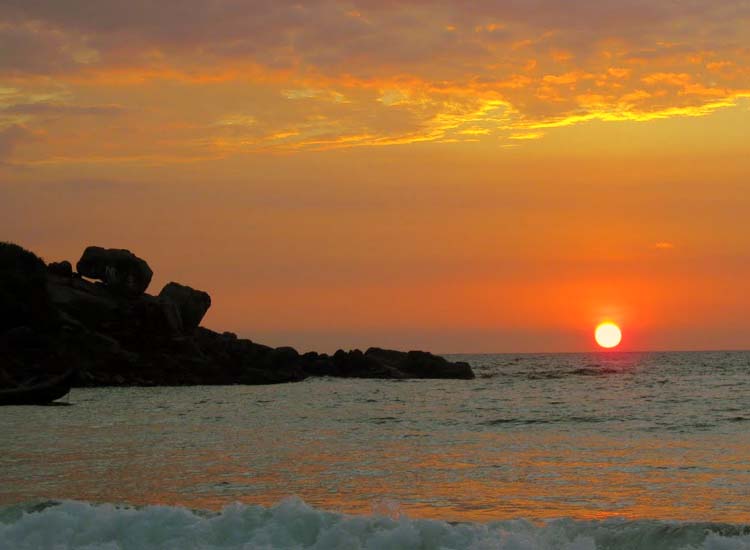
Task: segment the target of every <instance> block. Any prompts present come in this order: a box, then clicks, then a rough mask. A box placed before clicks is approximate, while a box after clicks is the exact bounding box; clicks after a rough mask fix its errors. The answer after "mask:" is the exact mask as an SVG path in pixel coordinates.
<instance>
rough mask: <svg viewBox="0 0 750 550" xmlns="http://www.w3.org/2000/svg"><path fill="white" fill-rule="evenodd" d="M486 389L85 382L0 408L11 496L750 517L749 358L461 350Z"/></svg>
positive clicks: (414, 512) (488, 513) (5, 480)
mask: <svg viewBox="0 0 750 550" xmlns="http://www.w3.org/2000/svg"><path fill="white" fill-rule="evenodd" d="M460 359H462V360H467V361H469V362H470V363H471V364H472V365H473V366H474V367H475V370H476V372H477V375H478V377H477V379H476V380H472V381H459V380H451V381H435V380H432V381H430V380H427V381H423V380H417V381H404V382H402V381H379V380H342V379H313V380H308V381H305V382H301V383H297V384H287V385H279V386H232V387H192V388H104V389H75V390H73V392H72V393H71V395H70V397H69V402H70V404H71V405H70V406H51V407H3V408H1V409H0V438H2V439H1V440H0V443H1V446H2V452H1V453H0V471H1V472H2V482H0V505H11V504H17V503H21V502H29V501H35V500H40V499H77V500H85V501H92V502H110V503H112V502H114V503H121V502H126V503H131V504H154V503H160V504H170V505H183V506H187V507H189V508H194V509H213V510H219V509H221V508H222V507H223V506H225V505H227V504H229V503H232V502H236V501H240V502H243V503H246V504H263V505H272V504H276V503H278V502H279V501H281V500H282V499H283V498H284V497H287V496H289V495H297V496H299V497H301V498H302V499H303V500H304V501H305V502H306V503H308V504H309V505H312V506H315V507H316V508H318V509H325V510H332V511H339V512H345V513H352V514H371V513H372V512H373V511H374V512H382V513H384V514H385V515H391V516H397V515H399V514H402V513H405V514H407V515H408V516H409V517H411V518H419V517H424V518H436V519H448V520H466V521H487V520H507V519H511V518H520V517H523V518H528V519H531V520H540V519H547V518H552V517H571V518H576V519H599V518H604V517H610V516H620V517H625V518H651V519H678V520H689V521H721V522H732V523H750V353H743V352H732V353H728V352H727V353H653V354H626V353H609V354H589V355H584V354H580V355H577V354H565V355H519V356H514V355H471V356H461V357H460Z"/></svg>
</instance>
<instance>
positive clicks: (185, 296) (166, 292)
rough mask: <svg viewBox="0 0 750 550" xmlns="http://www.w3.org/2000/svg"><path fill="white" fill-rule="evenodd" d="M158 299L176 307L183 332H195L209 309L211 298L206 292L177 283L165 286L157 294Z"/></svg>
mask: <svg viewBox="0 0 750 550" xmlns="http://www.w3.org/2000/svg"><path fill="white" fill-rule="evenodd" d="M159 298H161V299H162V300H165V301H168V302H172V303H173V304H174V305H175V306H177V310H178V311H179V313H180V317H181V319H182V327H183V330H185V332H192V331H193V330H195V329H196V327H198V325H200V323H201V320H203V316H204V315H205V314H206V312H207V311H208V308H210V307H211V296H209V295H208V293H207V292H203V291H202V290H195V289H194V288H190V287H189V286H185V285H181V284H178V283H169V284H168V285H166V286H165V287H164V288H163V289H162V290H161V292H160V293H159Z"/></svg>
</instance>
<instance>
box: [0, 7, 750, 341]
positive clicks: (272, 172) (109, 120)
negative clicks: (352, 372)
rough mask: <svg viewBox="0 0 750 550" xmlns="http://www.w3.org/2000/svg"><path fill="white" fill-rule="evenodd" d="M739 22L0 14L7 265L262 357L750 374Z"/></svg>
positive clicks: (572, 14)
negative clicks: (408, 351)
mask: <svg viewBox="0 0 750 550" xmlns="http://www.w3.org/2000/svg"><path fill="white" fill-rule="evenodd" d="M748 128H750V2H748V1H747V0H734V1H731V0H718V1H713V2H708V1H685V2H677V1H659V2H654V1H653V0H652V1H645V0H624V1H619V2H602V1H600V0H597V1H595V0H574V1H570V2H561V1H552V0H523V1H522V0H500V1H492V2H490V1H484V0H477V1H474V2H460V1H457V0H454V1H438V2H426V1H418V0H412V1H401V0H379V1H373V0H362V1H353V2H337V1H323V0H320V1H318V0H315V1H310V2H285V1H255V2H253V1H238V0H215V1H212V2H205V1H203V0H201V1H199V0H180V1H176V0H170V1H164V0H162V1H158V2H157V1H150V0H138V1H135V2H127V3H126V2H114V1H112V0H101V1H97V2H94V1H92V0H71V1H67V2H58V1H53V0H39V1H35V2H28V1H27V0H6V1H4V2H3V3H2V4H1V5H0V238H2V239H7V240H13V241H16V242H18V243H20V244H22V245H24V246H26V247H28V248H31V249H33V250H36V251H37V252H39V253H41V254H42V255H43V256H44V257H45V259H47V260H57V259H63V258H67V259H70V260H73V261H75V260H76V259H77V258H78V257H79V256H80V253H81V251H82V250H83V248H84V247H85V246H86V245H88V244H97V245H101V246H109V247H118V248H130V249H131V250H133V251H134V252H136V253H137V254H138V255H140V256H142V257H144V258H146V259H147V260H148V261H149V263H150V264H151V266H152V268H153V269H154V271H155V273H156V275H155V279H154V282H153V283H152V287H151V291H152V292H155V293H156V292H158V290H159V289H160V286H161V285H162V284H164V283H165V282H167V281H169V280H177V281H179V282H183V283H186V284H190V285H192V286H195V287H198V288H202V289H205V290H207V291H209V292H210V293H211V295H212V296H213V299H214V306H213V308H212V309H211V311H210V312H209V315H208V316H207V318H206V324H207V325H208V326H210V327H212V328H216V329H222V330H224V329H226V330H233V331H235V332H238V333H239V334H241V335H243V336H247V337H250V338H252V339H255V340H258V341H262V342H267V343H270V344H273V345H282V344H291V345H294V346H296V347H298V348H299V349H301V350H308V349H318V350H323V351H332V350H334V349H335V348H336V347H344V348H349V347H366V346H368V345H376V344H377V345H383V346H393V347H400V348H427V349H431V350H434V351H438V352H452V351H455V352H460V351H575V350H586V349H591V348H592V347H593V339H592V333H593V327H594V325H595V324H596V323H597V322H598V321H600V320H603V319H611V320H613V321H616V322H618V323H619V324H620V325H621V326H622V328H623V333H624V339H623V348H625V349H717V348H720V349H721V348H744V349H747V348H750V321H748V319H747V312H748V311H750V145H749V144H748V142H749V140H748V138H749V137H750V131H749V130H748Z"/></svg>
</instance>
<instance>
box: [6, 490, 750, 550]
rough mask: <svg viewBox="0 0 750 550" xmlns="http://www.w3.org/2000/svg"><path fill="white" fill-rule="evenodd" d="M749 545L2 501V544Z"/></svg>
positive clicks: (716, 527) (244, 511)
mask: <svg viewBox="0 0 750 550" xmlns="http://www.w3.org/2000/svg"><path fill="white" fill-rule="evenodd" d="M11 548H12V549H14V550H27V549H34V550H38V549H47V548H49V549H53V548H54V549H58V548H60V549H63V548H64V549H71V550H72V549H76V550H78V549H80V550H99V549H106V550H136V549H137V550H150V549H157V548H158V549H180V550H182V549H215V550H220V549H221V550H223V549H233V550H234V549H236V550H239V549H275V548H284V549H307V548H309V549H341V550H344V549H347V550H348V549H368V550H400V549H403V550H406V549H422V550H432V549H435V550H438V549H440V550H451V549H456V550H457V549H477V550H478V549H483V550H490V549H502V550H505V549H507V550H511V549H512V550H537V549H539V550H546V549H550V550H552V549H554V550H598V549H607V550H626V549H636V548H637V549H640V550H650V549H659V550H672V549H674V550H678V549H680V550H695V549H707V550H740V549H750V526H746V525H732V524H722V523H681V522H667V521H655V520H624V519H609V520H604V521H575V520H570V519H561V520H553V521H548V522H546V523H544V524H541V525H537V524H534V523H532V522H530V521H526V520H506V521H495V522H489V523H448V522H444V521H437V520H429V519H409V518H407V517H403V516H401V517H389V516H388V515H372V516H349V515H344V514H338V513H333V512H325V511H321V510H318V509H315V508H313V507H311V506H309V505H307V504H305V503H304V502H303V501H302V500H300V499H298V498H295V497H292V498H288V499H285V500H283V501H281V502H280V503H279V504H277V505H275V506H272V507H264V506H255V505H243V504H233V505H230V506H227V507H226V508H224V509H223V510H222V511H221V512H206V511H195V510H188V509H186V508H181V507H172V506H145V507H133V506H120V505H114V504H91V503H87V502H78V501H61V502H55V501H50V502H42V503H35V504H26V505H16V506H8V507H4V508H0V549H3V550H5V549H11Z"/></svg>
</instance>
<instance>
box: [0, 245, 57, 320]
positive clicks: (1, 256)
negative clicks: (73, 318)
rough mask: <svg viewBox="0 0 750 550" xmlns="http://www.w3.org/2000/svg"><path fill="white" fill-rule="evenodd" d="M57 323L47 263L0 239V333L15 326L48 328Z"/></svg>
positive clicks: (31, 253)
mask: <svg viewBox="0 0 750 550" xmlns="http://www.w3.org/2000/svg"><path fill="white" fill-rule="evenodd" d="M56 325H57V313H56V311H55V310H54V307H53V306H52V304H50V300H49V294H48V292H47V266H46V265H45V264H44V262H43V261H42V260H41V258H39V257H38V256H37V255H35V254H34V253H33V252H29V251H28V250H25V249H23V248H21V247H20V246H18V245H15V244H11V243H3V242H0V333H2V332H4V331H6V330H9V329H11V328H13V327H18V326H28V327H31V328H32V329H34V330H43V331H48V330H52V329H54V327H55V326H56Z"/></svg>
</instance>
